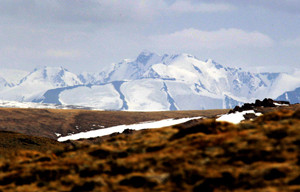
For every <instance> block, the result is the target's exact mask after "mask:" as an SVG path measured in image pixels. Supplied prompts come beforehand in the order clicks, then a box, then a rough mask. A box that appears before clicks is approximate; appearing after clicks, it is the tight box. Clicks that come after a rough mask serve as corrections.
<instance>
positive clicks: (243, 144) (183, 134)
mask: <svg viewBox="0 0 300 192" xmlns="http://www.w3.org/2000/svg"><path fill="white" fill-rule="evenodd" d="M297 108H298V109H297ZM293 109H294V110H287V109H281V110H273V111H272V112H269V113H267V114H265V115H264V116H261V117H259V118H257V119H256V120H255V121H246V122H243V123H241V124H238V125H233V124H229V123H224V122H216V121H215V120H214V119H205V120H193V121H190V122H187V123H184V124H182V125H177V126H173V127H166V128H162V129H154V130H142V131H136V132H132V131H130V130H127V131H126V132H125V133H123V134H114V135H112V136H108V137H105V138H101V139H99V138H98V139H91V140H82V141H77V142H72V143H71V142H69V143H63V144H61V145H59V146H60V147H57V148H55V147H53V148H51V149H50V150H49V151H45V150H39V151H36V150H20V151H18V153H15V154H14V155H13V157H9V158H0V191H206V192H209V191H299V190H300V110H299V106H298V107H296V108H293ZM268 111H271V110H269V109H268Z"/></svg>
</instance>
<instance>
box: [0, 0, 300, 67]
mask: <svg viewBox="0 0 300 192" xmlns="http://www.w3.org/2000/svg"><path fill="white" fill-rule="evenodd" d="M143 50H148V51H151V52H155V53H157V54H160V55H163V54H165V53H167V54H179V53H188V54H192V55H194V56H196V57H197V58H199V59H200V60H206V59H213V60H215V61H216V62H217V63H220V64H222V65H225V66H230V67H241V68H243V69H245V70H250V71H254V72H262V71H272V72H274V71H276V72H280V71H284V72H292V71H293V70H295V68H300V64H299V63H300V0H272V1H270V0H251V1H250V0H0V70H1V69H3V68H9V69H21V70H27V71H31V70H33V69H34V68H35V67H39V66H63V67H65V68H67V69H69V70H70V71H72V72H75V73H81V72H83V71H87V72H100V71H102V70H103V69H104V68H105V67H108V66H109V65H111V64H112V63H117V62H120V61H121V60H123V59H127V58H131V59H134V58H136V57H137V56H138V54H139V53H140V52H141V51H143Z"/></svg>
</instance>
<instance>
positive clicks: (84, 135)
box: [57, 117, 202, 142]
mask: <svg viewBox="0 0 300 192" xmlns="http://www.w3.org/2000/svg"><path fill="white" fill-rule="evenodd" d="M201 118H202V117H190V118H181V119H164V120H160V121H151V122H149V121H148V122H143V123H138V124H132V125H118V126H113V127H109V128H105V129H98V130H92V131H87V132H81V133H76V134H72V135H68V136H65V137H60V138H58V139H57V140H58V141H59V142H63V141H67V140H78V139H88V138H94V137H102V136H105V135H110V134H112V133H122V132H123V131H124V130H125V129H133V130H141V129H154V128H161V127H166V126H171V125H176V124H180V123H184V122H187V121H190V120H193V119H201Z"/></svg>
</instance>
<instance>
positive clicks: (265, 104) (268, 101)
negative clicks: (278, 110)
mask: <svg viewBox="0 0 300 192" xmlns="http://www.w3.org/2000/svg"><path fill="white" fill-rule="evenodd" d="M262 106H263V107H275V104H274V101H273V100H272V99H267V98H266V99H264V100H263V101H262Z"/></svg>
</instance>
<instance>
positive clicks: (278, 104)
mask: <svg viewBox="0 0 300 192" xmlns="http://www.w3.org/2000/svg"><path fill="white" fill-rule="evenodd" d="M274 105H276V106H289V105H288V104H280V103H275V102H274Z"/></svg>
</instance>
